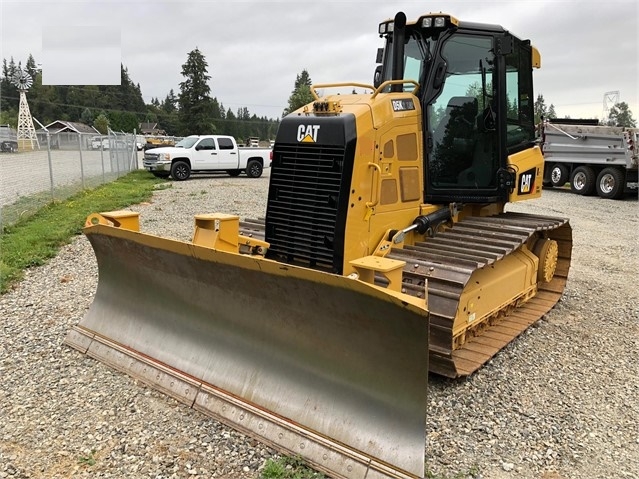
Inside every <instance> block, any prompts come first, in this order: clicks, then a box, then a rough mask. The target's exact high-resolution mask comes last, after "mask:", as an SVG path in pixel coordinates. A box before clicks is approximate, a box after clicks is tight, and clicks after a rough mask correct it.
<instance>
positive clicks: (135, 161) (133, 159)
mask: <svg viewBox="0 0 639 479" xmlns="http://www.w3.org/2000/svg"><path fill="white" fill-rule="evenodd" d="M134 164H135V168H133V165H134ZM134 169H136V170H137V169H138V134H137V130H136V129H135V128H133V144H132V146H131V162H130V163H129V172H131V171H133V170H134Z"/></svg>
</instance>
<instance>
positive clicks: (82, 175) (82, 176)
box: [78, 133, 84, 190]
mask: <svg viewBox="0 0 639 479" xmlns="http://www.w3.org/2000/svg"><path fill="white" fill-rule="evenodd" d="M78 151H79V152H80V177H81V178H82V189H83V190H84V162H83V161H82V134H81V133H78Z"/></svg>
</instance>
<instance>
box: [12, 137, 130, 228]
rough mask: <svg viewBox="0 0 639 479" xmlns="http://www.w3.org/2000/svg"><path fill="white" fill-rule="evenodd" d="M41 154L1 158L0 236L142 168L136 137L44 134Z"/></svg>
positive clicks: (27, 152) (31, 151) (40, 144)
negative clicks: (52, 205)
mask: <svg viewBox="0 0 639 479" xmlns="http://www.w3.org/2000/svg"><path fill="white" fill-rule="evenodd" d="M38 143H39V146H40V148H39V149H38V148H35V149H34V150H27V151H17V152H10V151H7V152H0V233H1V231H2V227H3V226H8V225H11V224H14V223H15V222H17V221H18V220H20V219H21V218H24V217H27V216H30V215H32V214H34V213H35V212H37V211H38V210H39V209H40V208H42V207H43V206H45V205H47V204H49V203H51V202H52V201H55V200H58V201H59V200H64V199H66V198H68V197H70V196H72V195H74V194H76V193H78V192H80V191H82V190H83V189H87V188H95V187H96V186H99V185H102V184H104V183H108V182H110V181H113V180H115V179H117V178H119V177H120V176H122V175H125V174H127V173H129V172H130V171H133V170H136V169H138V168H139V164H140V158H141V153H142V152H139V148H141V147H142V145H139V144H138V143H136V136H135V135H132V134H126V133H116V132H113V131H109V134H108V135H104V136H96V135H95V134H85V133H74V132H61V133H56V134H50V133H47V132H39V133H38Z"/></svg>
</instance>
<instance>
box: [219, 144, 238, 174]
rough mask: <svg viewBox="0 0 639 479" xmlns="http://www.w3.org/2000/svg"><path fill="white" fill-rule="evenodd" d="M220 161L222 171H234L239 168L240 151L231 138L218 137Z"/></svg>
mask: <svg viewBox="0 0 639 479" xmlns="http://www.w3.org/2000/svg"><path fill="white" fill-rule="evenodd" d="M217 146H218V160H219V167H220V169H222V170H234V169H237V168H238V166H239V161H240V159H239V158H238V155H239V153H238V149H237V147H236V146H235V142H234V141H233V139H232V138H229V137H224V136H222V137H218V138H217Z"/></svg>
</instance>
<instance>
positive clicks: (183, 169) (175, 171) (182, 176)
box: [171, 161, 191, 181]
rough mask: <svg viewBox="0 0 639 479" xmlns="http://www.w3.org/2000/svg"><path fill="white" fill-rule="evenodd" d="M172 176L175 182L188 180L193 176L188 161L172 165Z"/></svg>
mask: <svg viewBox="0 0 639 479" xmlns="http://www.w3.org/2000/svg"><path fill="white" fill-rule="evenodd" d="M171 176H172V177H173V179H174V180H175V181H184V180H188V179H189V176H191V168H190V167H189V164H188V163H187V162H186V161H176V162H175V163H173V165H171Z"/></svg>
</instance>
